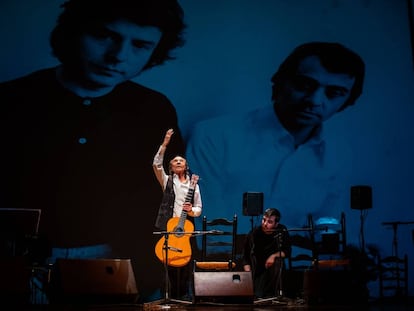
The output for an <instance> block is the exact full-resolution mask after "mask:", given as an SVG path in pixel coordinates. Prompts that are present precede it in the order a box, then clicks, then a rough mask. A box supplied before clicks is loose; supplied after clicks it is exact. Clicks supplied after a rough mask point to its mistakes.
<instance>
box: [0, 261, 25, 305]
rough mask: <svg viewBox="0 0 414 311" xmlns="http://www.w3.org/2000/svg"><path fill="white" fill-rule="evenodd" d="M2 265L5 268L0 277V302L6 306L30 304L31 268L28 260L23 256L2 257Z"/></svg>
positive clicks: (0, 263)
mask: <svg viewBox="0 0 414 311" xmlns="http://www.w3.org/2000/svg"><path fill="white" fill-rule="evenodd" d="M0 265H1V266H2V267H3V269H2V271H1V276H0V301H1V304H2V305H4V306H6V309H7V305H8V304H13V305H15V304H17V305H20V304H29V303H30V294H31V289H30V284H31V283H30V282H31V276H32V273H31V270H32V269H31V268H32V267H31V266H29V265H28V263H27V259H26V258H24V257H22V256H16V257H3V258H2V257H1V256H0Z"/></svg>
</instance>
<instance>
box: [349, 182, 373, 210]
mask: <svg viewBox="0 0 414 311" xmlns="http://www.w3.org/2000/svg"><path fill="white" fill-rule="evenodd" d="M370 208H372V188H371V186H352V187H351V209H359V210H364V209H370Z"/></svg>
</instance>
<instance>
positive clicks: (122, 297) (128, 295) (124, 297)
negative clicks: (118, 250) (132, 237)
mask: <svg viewBox="0 0 414 311" xmlns="http://www.w3.org/2000/svg"><path fill="white" fill-rule="evenodd" d="M49 296H50V300H51V303H86V304H105V303H135V302H136V301H137V300H138V297H139V294H138V290H137V285H136V282H135V276H134V272H133V269H132V265H131V260H130V259H57V261H56V264H55V269H54V270H53V272H52V280H51V291H50V295H49Z"/></svg>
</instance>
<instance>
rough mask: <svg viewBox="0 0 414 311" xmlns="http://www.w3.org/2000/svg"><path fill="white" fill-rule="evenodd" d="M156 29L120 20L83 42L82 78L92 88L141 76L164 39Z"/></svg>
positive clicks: (84, 39) (111, 84) (81, 46)
mask: <svg viewBox="0 0 414 311" xmlns="http://www.w3.org/2000/svg"><path fill="white" fill-rule="evenodd" d="M161 35H162V33H161V31H160V30H159V29H158V28H156V27H153V26H138V25H137V24H134V23H132V22H129V21H127V20H124V19H122V20H117V21H114V22H111V23H108V24H106V25H103V26H102V27H101V28H97V29H95V30H94V31H93V32H90V33H88V34H84V35H83V36H82V37H81V39H80V58H81V63H80V68H79V70H80V71H81V72H80V74H81V77H82V79H83V80H84V81H85V82H86V83H88V84H89V85H92V86H93V85H95V86H97V87H111V86H115V85H117V84H118V83H121V82H124V81H127V80H129V79H131V78H133V77H135V76H137V75H138V74H139V73H140V72H141V70H142V68H143V67H144V66H145V64H146V63H147V62H148V59H149V58H150V56H151V54H152V52H153V51H154V49H155V47H156V46H157V44H158V42H159V41H160V39H161Z"/></svg>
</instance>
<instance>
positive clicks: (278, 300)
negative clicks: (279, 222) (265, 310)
mask: <svg viewBox="0 0 414 311" xmlns="http://www.w3.org/2000/svg"><path fill="white" fill-rule="evenodd" d="M284 230H286V231H288V232H290V231H310V232H313V231H315V229H314V228H313V227H309V228H291V229H284ZM284 230H281V231H280V233H278V235H279V236H277V239H278V241H277V242H278V249H279V251H278V252H279V257H278V258H277V259H278V260H279V261H280V264H279V267H278V268H279V273H278V276H277V278H276V281H275V282H276V287H275V296H274V297H269V298H259V299H258V300H256V301H254V303H255V304H257V303H263V302H268V301H272V302H273V303H275V304H282V305H287V304H288V298H286V297H284V296H283V288H282V285H283V284H282V273H283V263H284V260H285V257H282V249H281V246H282V242H281V237H280V234H282V232H283V231H284ZM323 230H326V231H327V228H326V229H323ZM275 231H278V230H275ZM275 269H276V268H275Z"/></svg>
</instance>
